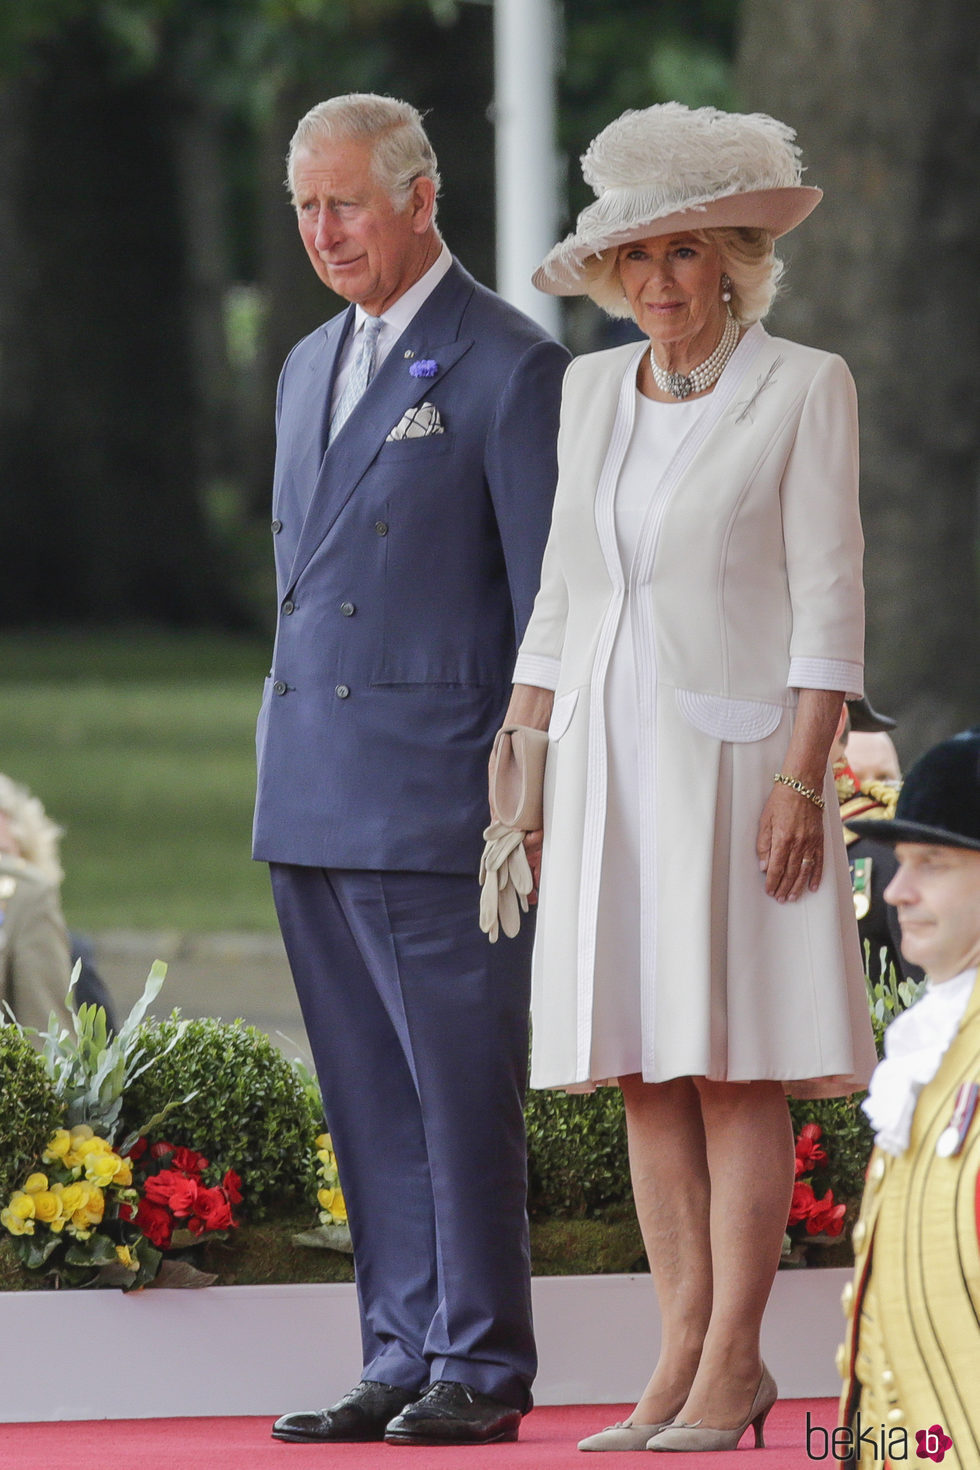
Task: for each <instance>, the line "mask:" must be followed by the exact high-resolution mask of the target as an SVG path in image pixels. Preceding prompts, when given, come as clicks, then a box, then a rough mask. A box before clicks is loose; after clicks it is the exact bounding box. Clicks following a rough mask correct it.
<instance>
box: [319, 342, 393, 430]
mask: <svg viewBox="0 0 980 1470" xmlns="http://www.w3.org/2000/svg"><path fill="white" fill-rule="evenodd" d="M382 325H383V322H382V318H381V317H379V316H369V317H366V318H365V320H364V325H363V327H362V328H361V331H360V341H359V343H358V344H357V351H356V353H355V354H354V360H353V362H352V363H351V365H350V372H349V373H348V374H347V382H346V383H345V384H344V391H343V393H342V394H341V395H340V401H339V403H338V404H337V407H336V408H335V409H334V411H333V417H332V418H331V420H330V439H329V441H328V442H329V443H331V444H332V443H333V441H334V439H336V437H337V434H338V431H339V430H340V429H341V427H342V426H343V424H344V423H345V422H346V420H347V419H348V418H349V416H350V414H351V411H352V409H353V408H354V405H355V404H356V403H357V402H358V400H359V399H360V397H361V395H362V393H363V392H364V390H365V388H366V387H367V385H368V383H370V381H371V378H372V376H373V375H374V353H375V349H376V347H377V345H378V333H379V332H380V331H381V327H382Z"/></svg>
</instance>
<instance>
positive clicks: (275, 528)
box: [272, 520, 282, 536]
mask: <svg viewBox="0 0 980 1470" xmlns="http://www.w3.org/2000/svg"><path fill="white" fill-rule="evenodd" d="M281 530H282V521H280V520H275V521H273V522H272V534H273V536H278V535H279V532H280V531H281Z"/></svg>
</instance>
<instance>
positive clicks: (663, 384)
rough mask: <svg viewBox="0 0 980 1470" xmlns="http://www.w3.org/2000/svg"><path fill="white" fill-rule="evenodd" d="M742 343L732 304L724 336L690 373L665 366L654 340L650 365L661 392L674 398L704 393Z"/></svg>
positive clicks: (722, 335) (718, 376)
mask: <svg viewBox="0 0 980 1470" xmlns="http://www.w3.org/2000/svg"><path fill="white" fill-rule="evenodd" d="M737 345H738V322H737V321H736V320H735V318H734V317H733V316H732V312H731V307H729V309H728V318H727V320H726V322H725V327H724V330H723V332H722V334H721V340H720V341H719V343H718V346H717V347H716V348H715V350H714V352H713V353H712V354H711V356H710V357H706V358H705V360H704V362H700V363H698V365H697V367H696V368H692V369H691V371H690V372H689V373H687V374H686V375H685V374H684V373H672V372H669V371H668V370H667V369H666V368H662V367H661V366H660V364H659V363H658V362H657V359H656V358H655V357H654V355H653V344H652V343H651V344H650V366H651V367H652V368H653V379H654V382H655V383H656V385H657V387H658V388H659V389H660V391H661V393H669V394H670V395H671V397H673V398H689V397H690V396H691V394H692V393H703V392H704V390H705V388H710V387H711V385H712V383H714V382H715V381H716V380H717V379H718V378H720V377H721V373H722V369H723V368H724V366H725V364H726V363H727V361H728V359H729V358H730V357H731V355H732V353H733V352H734V351H735V348H736V347H737Z"/></svg>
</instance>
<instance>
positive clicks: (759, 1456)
mask: <svg viewBox="0 0 980 1470" xmlns="http://www.w3.org/2000/svg"><path fill="white" fill-rule="evenodd" d="M134 1392H138V1389H134ZM628 1412H629V1409H628V1408H627V1406H625V1405H620V1406H619V1407H617V1406H615V1405H610V1404H601V1405H599V1407H598V1408H596V1407H594V1406H588V1405H586V1406H585V1407H583V1406H582V1405H570V1406H568V1407H563V1408H550V1407H549V1408H541V1409H535V1410H534V1412H533V1413H532V1414H530V1415H529V1416H528V1418H527V1419H525V1421H524V1424H523V1426H522V1429H521V1438H520V1441H519V1443H518V1444H503V1445H487V1446H485V1447H475V1448H471V1449H458V1450H451V1449H441V1450H440V1449H426V1448H422V1447H420V1448H418V1449H409V1448H401V1449H395V1448H393V1447H392V1446H391V1445H353V1444H352V1445H295V1444H279V1443H277V1442H276V1441H275V1440H273V1439H271V1438H270V1437H269V1429H270V1427H271V1424H270V1420H268V1419H130V1420H125V1421H114V1422H109V1421H106V1420H99V1421H89V1422H87V1423H81V1424H79V1423H62V1424H4V1425H0V1467H2V1470H319V1467H325V1466H331V1467H332V1466H337V1467H338V1470H573V1467H574V1470H587V1467H588V1466H590V1465H591V1466H596V1467H598V1466H600V1465H602V1466H607V1467H609V1470H612V1467H613V1466H615V1465H627V1464H629V1465H633V1466H634V1467H636V1466H637V1463H638V1462H637V1460H636V1456H635V1455H631V1454H615V1455H613V1454H607V1455H603V1456H602V1457H601V1458H598V1457H595V1456H591V1455H590V1456H585V1455H582V1454H580V1453H579V1452H578V1451H577V1450H576V1448H575V1445H576V1442H577V1441H578V1440H579V1439H582V1438H583V1437H584V1436H585V1435H586V1434H592V1433H594V1432H595V1430H597V1429H602V1428H603V1427H604V1425H606V1424H612V1423H614V1422H615V1421H616V1420H617V1419H623V1418H625V1416H626V1414H627V1413H628ZM836 1412H837V1403H836V1400H834V1399H810V1400H807V1399H787V1400H785V1401H783V1402H781V1403H778V1404H777V1405H776V1407H775V1408H774V1409H773V1411H772V1413H771V1414H770V1415H769V1418H768V1420H767V1422H766V1446H767V1447H766V1449H764V1450H753V1449H749V1448H748V1446H750V1445H752V1444H753V1443H754V1441H753V1438H752V1431H751V1430H748V1431H746V1434H745V1436H744V1438H743V1441H742V1444H743V1448H742V1449H740V1450H733V1451H730V1452H726V1453H724V1454H712V1455H685V1456H684V1457H683V1459H682V1460H681V1461H677V1460H671V1462H670V1463H671V1464H675V1465H676V1464H682V1465H683V1466H684V1470H733V1467H740V1470H752V1467H753V1466H758V1467H759V1470H812V1467H813V1466H814V1464H815V1463H820V1462H821V1461H822V1463H824V1464H827V1465H831V1466H832V1465H833V1463H834V1462H833V1461H832V1460H831V1459H830V1458H829V1455H827V1456H826V1458H824V1455H826V1448H827V1446H826V1441H823V1436H821V1435H819V1433H817V1434H815V1435H814V1436H813V1437H812V1440H811V1449H812V1452H813V1453H812V1454H811V1455H809V1456H808V1454H807V1438H806V1435H807V1414H808V1413H809V1416H810V1424H811V1426H813V1427H816V1426H820V1427H822V1428H824V1429H828V1430H829V1429H831V1428H832V1427H833V1425H834V1422H835V1415H836ZM821 1452H823V1454H822V1453H821ZM639 1463H640V1464H642V1465H648V1464H649V1463H650V1461H649V1460H642V1461H640V1462H639ZM656 1463H658V1464H659V1463H661V1462H660V1460H658V1461H657V1462H656Z"/></svg>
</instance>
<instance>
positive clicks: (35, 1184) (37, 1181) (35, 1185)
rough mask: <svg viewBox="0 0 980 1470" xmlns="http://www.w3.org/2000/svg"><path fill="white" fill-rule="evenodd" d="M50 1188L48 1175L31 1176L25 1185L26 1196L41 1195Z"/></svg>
mask: <svg viewBox="0 0 980 1470" xmlns="http://www.w3.org/2000/svg"><path fill="white" fill-rule="evenodd" d="M47 1187H48V1176H47V1174H29V1175H28V1176H27V1183H26V1184H25V1185H24V1193H25V1194H40V1193H41V1192H42V1191H43V1190H45V1189H47Z"/></svg>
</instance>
